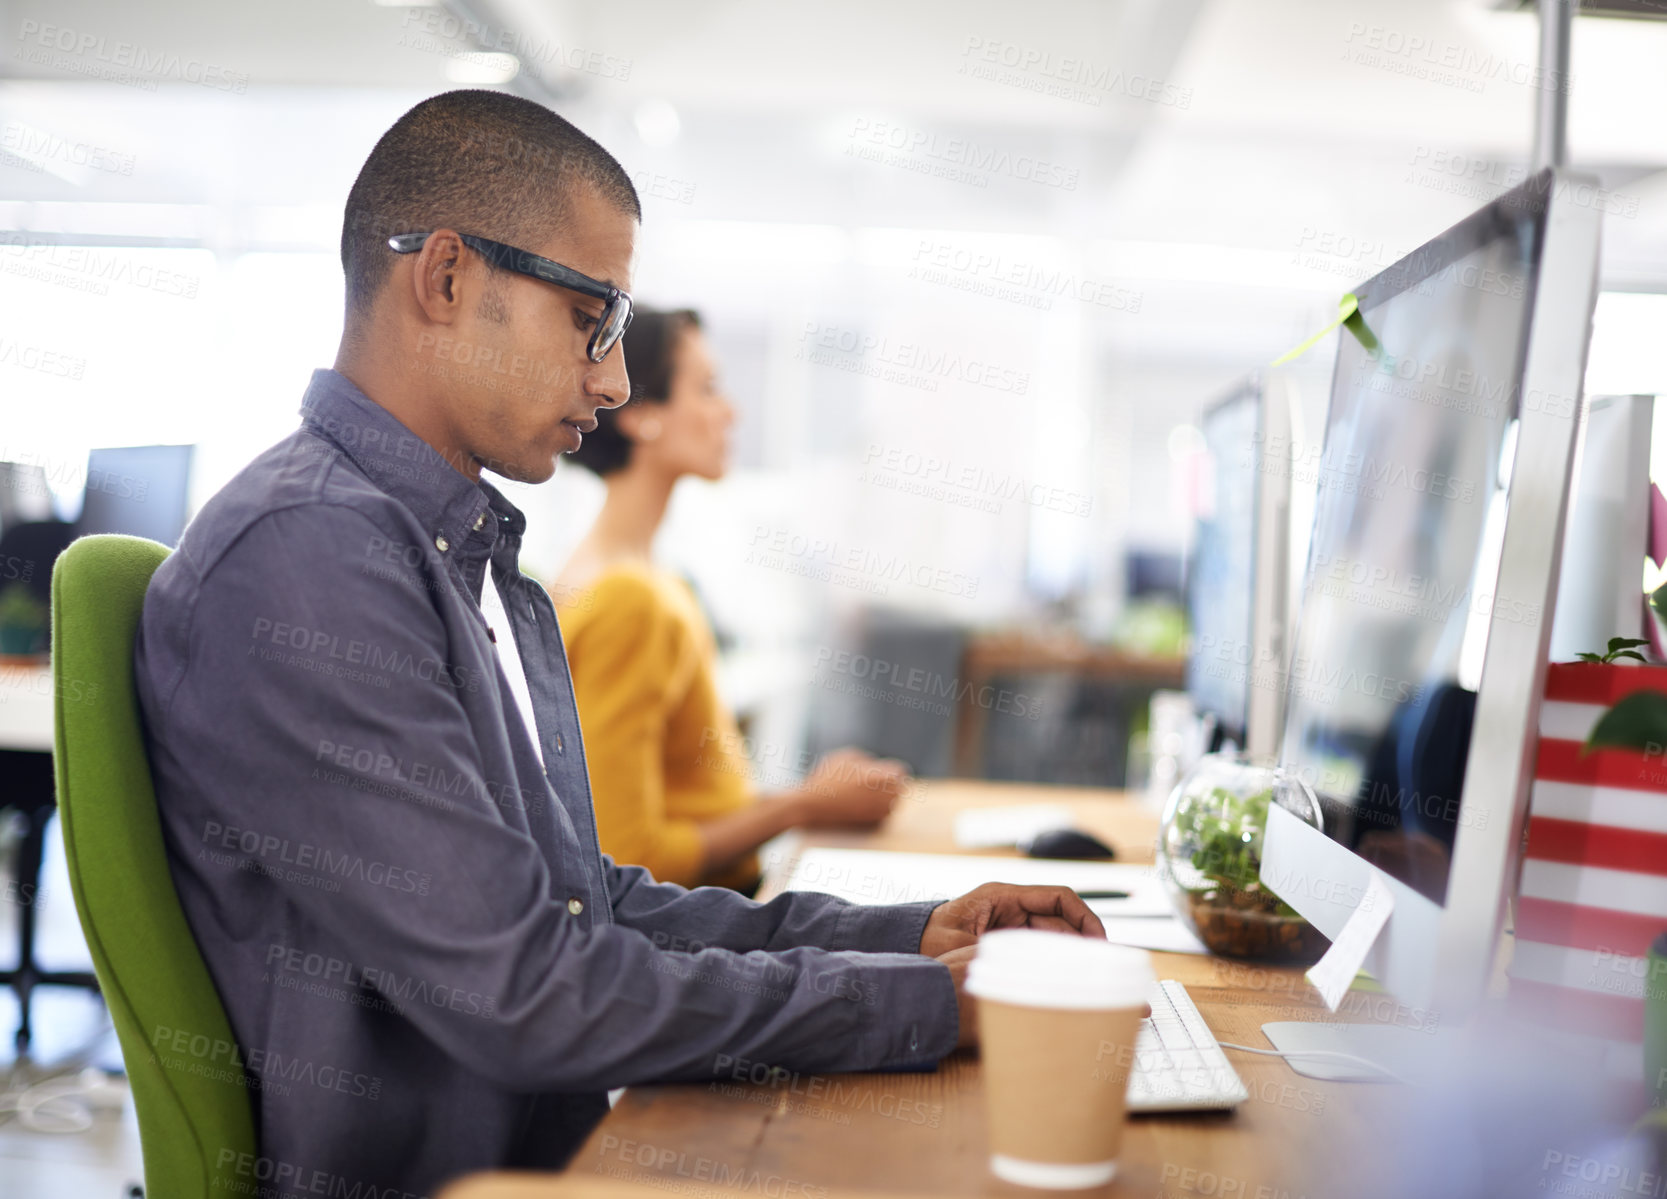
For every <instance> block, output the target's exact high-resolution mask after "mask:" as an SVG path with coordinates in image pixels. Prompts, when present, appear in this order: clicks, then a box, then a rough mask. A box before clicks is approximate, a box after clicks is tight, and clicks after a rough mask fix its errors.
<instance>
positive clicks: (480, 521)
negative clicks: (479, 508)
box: [475, 512, 486, 532]
mask: <svg viewBox="0 0 1667 1199" xmlns="http://www.w3.org/2000/svg"><path fill="white" fill-rule="evenodd" d="M485 523H486V513H484V512H482V513H481V514H480V515H479V516H477V517H475V530H476V531H477V532H478V531H479V530H480V527H481V526H482V525H483V524H485Z"/></svg>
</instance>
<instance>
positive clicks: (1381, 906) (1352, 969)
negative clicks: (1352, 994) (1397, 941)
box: [1308, 873, 1395, 1012]
mask: <svg viewBox="0 0 1667 1199" xmlns="http://www.w3.org/2000/svg"><path fill="white" fill-rule="evenodd" d="M1394 910H1395V895H1394V893H1393V892H1392V891H1390V889H1389V888H1388V887H1386V886H1385V885H1384V882H1383V879H1381V878H1379V877H1378V875H1377V874H1376V873H1374V874H1373V875H1372V881H1371V882H1370V883H1368V884H1367V887H1366V894H1365V895H1364V896H1362V897H1361V900H1360V906H1359V907H1358V908H1356V909H1355V910H1354V915H1352V916H1350V917H1349V919H1348V923H1347V924H1345V925H1343V931H1342V932H1340V933H1338V934H1337V939H1336V940H1335V941H1333V942H1332V943H1331V948H1330V949H1328V950H1326V951H1325V957H1323V958H1321V959H1320V960H1319V961H1317V962H1315V963H1314V964H1313V965H1312V966H1310V967H1309V969H1308V981H1309V982H1311V983H1313V984H1314V987H1315V989H1316V990H1318V991H1319V993H1320V997H1321V998H1322V999H1324V1000H1325V1002H1326V1007H1328V1008H1330V1009H1331V1010H1332V1011H1334V1012H1335V1011H1336V1010H1337V1005H1338V1004H1339V1003H1341V1002H1342V1001H1343V995H1344V993H1345V992H1347V991H1348V989H1349V987H1350V986H1351V985H1353V983H1354V977H1355V975H1357V974H1359V973H1360V967H1361V966H1362V965H1363V964H1364V963H1365V961H1366V955H1367V954H1368V953H1370V952H1372V943H1373V942H1375V941H1376V940H1377V939H1378V934H1379V933H1380V932H1382V931H1383V926H1384V923H1385V921H1387V920H1388V919H1389V914H1390V913H1391V912H1393V911H1394Z"/></svg>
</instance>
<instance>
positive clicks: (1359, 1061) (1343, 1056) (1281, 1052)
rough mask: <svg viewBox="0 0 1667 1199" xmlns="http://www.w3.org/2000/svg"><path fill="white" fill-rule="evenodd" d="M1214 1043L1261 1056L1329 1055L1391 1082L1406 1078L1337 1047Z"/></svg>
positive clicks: (1403, 1080)
mask: <svg viewBox="0 0 1667 1199" xmlns="http://www.w3.org/2000/svg"><path fill="white" fill-rule="evenodd" d="M1216 1044H1217V1045H1220V1046H1221V1047H1222V1048H1223V1049H1237V1050H1238V1051H1239V1052H1240V1053H1259V1054H1261V1055H1262V1056H1263V1057H1283V1058H1291V1057H1329V1058H1335V1059H1337V1060H1338V1061H1344V1062H1354V1063H1355V1064H1356V1065H1360V1066H1365V1067H1366V1068H1367V1069H1369V1070H1373V1071H1376V1072H1377V1073H1379V1074H1382V1075H1383V1076H1384V1077H1386V1078H1388V1079H1390V1080H1391V1081H1392V1082H1405V1081H1406V1079H1404V1078H1402V1077H1401V1076H1400V1075H1399V1074H1397V1073H1395V1071H1393V1070H1391V1069H1390V1068H1389V1067H1388V1066H1380V1065H1379V1064H1378V1063H1377V1062H1374V1061H1370V1060H1368V1059H1367V1058H1363V1057H1356V1056H1355V1055H1354V1054H1352V1053H1344V1052H1342V1050H1339V1049H1257V1048H1255V1047H1254V1046H1251V1045H1235V1044H1233V1043H1232V1042H1231V1041H1217V1042H1216ZM1321 1081H1324V1080H1323V1079H1322V1080H1321ZM1333 1081H1339V1082H1340V1081H1343V1080H1341V1079H1336V1080H1333Z"/></svg>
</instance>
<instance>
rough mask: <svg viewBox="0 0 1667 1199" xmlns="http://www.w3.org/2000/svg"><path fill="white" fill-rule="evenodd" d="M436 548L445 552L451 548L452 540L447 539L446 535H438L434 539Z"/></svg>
mask: <svg viewBox="0 0 1667 1199" xmlns="http://www.w3.org/2000/svg"><path fill="white" fill-rule="evenodd" d="M434 548H435V549H437V550H439V551H440V552H441V553H442V554H443V553H445V552H446V551H447V550H449V549H450V548H451V542H449V541H447V540H446V539H445V538H444V537H436V538H435V539H434Z"/></svg>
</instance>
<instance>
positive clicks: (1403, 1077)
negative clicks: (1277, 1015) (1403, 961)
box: [1262, 1020, 1452, 1083]
mask: <svg viewBox="0 0 1667 1199" xmlns="http://www.w3.org/2000/svg"><path fill="white" fill-rule="evenodd" d="M1262 1035H1263V1036H1265V1037H1267V1039H1268V1041H1269V1042H1270V1043H1271V1044H1272V1045H1273V1047H1274V1048H1275V1049H1277V1050H1279V1051H1280V1052H1281V1053H1286V1054H1292V1055H1293V1056H1291V1057H1287V1058H1285V1059H1284V1060H1285V1064H1286V1065H1288V1066H1290V1067H1291V1069H1293V1070H1295V1071H1296V1072H1297V1073H1298V1074H1301V1075H1303V1076H1304V1077H1305V1078H1317V1079H1319V1080H1320V1081H1322V1082H1412V1083H1416V1082H1420V1081H1424V1080H1427V1079H1430V1078H1433V1077H1435V1076H1436V1075H1438V1074H1440V1073H1441V1071H1442V1063H1443V1061H1444V1060H1445V1059H1444V1055H1445V1054H1447V1053H1450V1052H1451V1050H1452V1045H1451V1040H1452V1035H1451V1033H1448V1032H1446V1031H1445V1030H1442V1031H1437V1030H1435V1029H1433V1028H1427V1029H1413V1028H1403V1027H1401V1026H1399V1025H1394V1024H1330V1023H1326V1024H1321V1023H1313V1022H1307V1021H1295V1020H1285V1021H1280V1022H1277V1023H1273V1024H1264V1025H1262ZM1316 1050H1319V1051H1324V1052H1326V1053H1346V1054H1349V1055H1350V1056H1352V1057H1356V1058H1363V1059H1364V1062H1351V1061H1346V1060H1342V1059H1339V1058H1334V1057H1322V1056H1318V1055H1317V1054H1316V1056H1313V1057H1307V1056H1303V1055H1304V1054H1308V1053H1314V1052H1315V1051H1316ZM1366 1063H1370V1064H1366ZM1373 1065H1378V1066H1381V1067H1383V1069H1381V1070H1374V1069H1373V1068H1372V1066H1373ZM1385 1071H1387V1073H1385Z"/></svg>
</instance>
